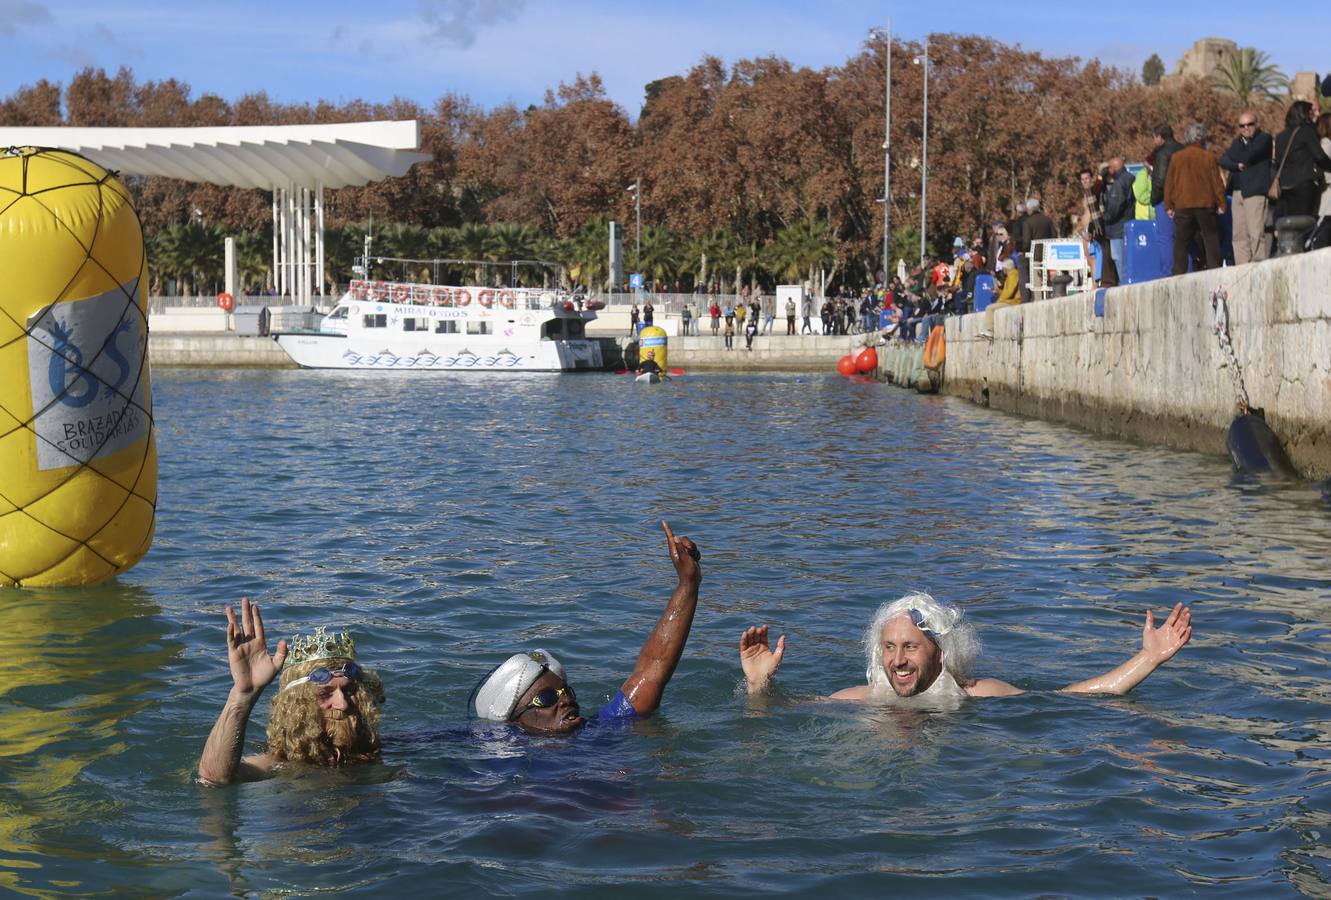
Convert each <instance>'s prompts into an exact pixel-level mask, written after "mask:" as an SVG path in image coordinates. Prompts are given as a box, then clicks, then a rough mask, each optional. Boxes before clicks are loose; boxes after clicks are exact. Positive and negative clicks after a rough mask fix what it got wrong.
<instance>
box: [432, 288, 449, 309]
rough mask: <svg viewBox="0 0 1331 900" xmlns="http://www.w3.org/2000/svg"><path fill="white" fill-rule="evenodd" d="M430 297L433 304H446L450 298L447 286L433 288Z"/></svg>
mask: <svg viewBox="0 0 1331 900" xmlns="http://www.w3.org/2000/svg"><path fill="white" fill-rule="evenodd" d="M430 297H431V299H433V300H434V305H435V306H448V305H449V300H450V299H452V298H450V297H449V295H448V288H446V287H437V288H435V289H434V290H432V291H431V292H430Z"/></svg>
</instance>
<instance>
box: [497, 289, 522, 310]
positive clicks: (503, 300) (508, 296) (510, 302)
mask: <svg viewBox="0 0 1331 900" xmlns="http://www.w3.org/2000/svg"><path fill="white" fill-rule="evenodd" d="M499 305H500V306H502V307H503V308H504V309H517V308H518V295H517V294H515V293H513V292H512V291H500V292H499Z"/></svg>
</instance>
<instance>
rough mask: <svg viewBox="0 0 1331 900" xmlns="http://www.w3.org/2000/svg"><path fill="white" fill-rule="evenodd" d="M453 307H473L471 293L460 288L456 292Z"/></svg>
mask: <svg viewBox="0 0 1331 900" xmlns="http://www.w3.org/2000/svg"><path fill="white" fill-rule="evenodd" d="M453 305H454V306H469V305H471V291H469V290H467V289H466V288H458V289H457V290H456V291H454V292H453Z"/></svg>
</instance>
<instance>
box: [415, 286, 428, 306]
mask: <svg viewBox="0 0 1331 900" xmlns="http://www.w3.org/2000/svg"><path fill="white" fill-rule="evenodd" d="M411 299H412V300H413V301H414V302H415V303H418V304H420V305H421V306H425V305H427V304H428V303H429V302H430V286H429V285H428V284H418V285H416V286H415V287H414V288H412V289H411Z"/></svg>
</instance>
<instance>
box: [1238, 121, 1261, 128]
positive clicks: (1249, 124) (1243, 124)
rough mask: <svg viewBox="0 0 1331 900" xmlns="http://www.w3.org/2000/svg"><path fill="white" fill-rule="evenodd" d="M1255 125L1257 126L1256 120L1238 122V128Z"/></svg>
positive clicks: (1253, 126)
mask: <svg viewBox="0 0 1331 900" xmlns="http://www.w3.org/2000/svg"><path fill="white" fill-rule="evenodd" d="M1256 126H1257V123H1256V122H1240V123H1239V127H1240V128H1255V127H1256Z"/></svg>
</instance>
